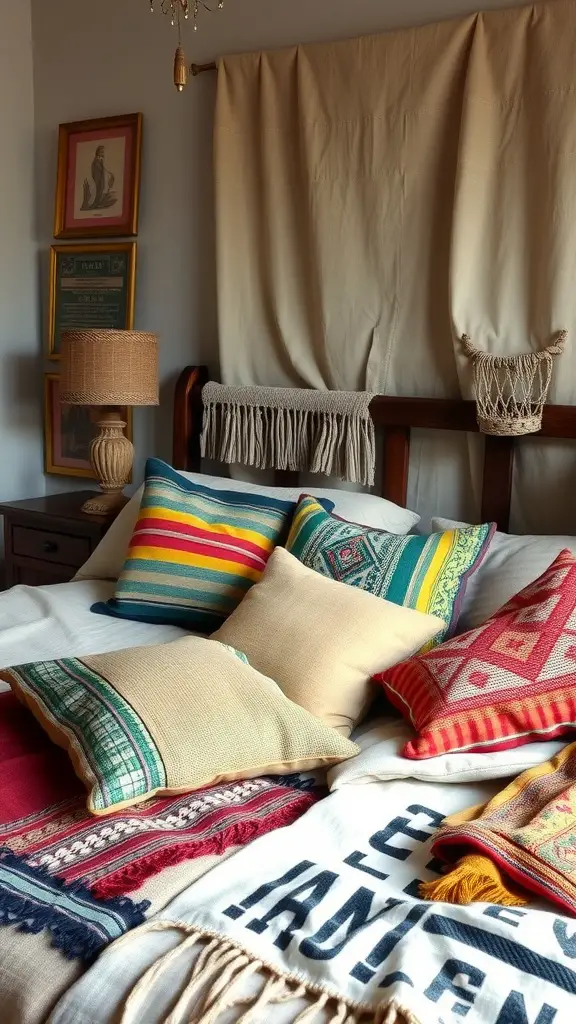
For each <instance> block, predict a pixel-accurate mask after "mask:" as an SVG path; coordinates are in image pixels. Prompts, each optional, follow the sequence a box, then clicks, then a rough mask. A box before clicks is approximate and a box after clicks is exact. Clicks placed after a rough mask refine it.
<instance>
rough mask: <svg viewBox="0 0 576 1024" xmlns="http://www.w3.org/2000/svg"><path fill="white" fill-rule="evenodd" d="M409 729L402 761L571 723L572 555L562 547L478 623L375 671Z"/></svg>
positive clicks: (575, 602)
mask: <svg viewBox="0 0 576 1024" xmlns="http://www.w3.org/2000/svg"><path fill="white" fill-rule="evenodd" d="M375 681H376V682H379V683H381V684H382V685H383V687H384V689H385V691H386V694H387V696H388V698H389V699H390V701H391V702H392V703H393V704H394V705H395V707H397V708H398V709H399V710H400V711H401V712H402V713H403V714H404V715H406V716H407V717H409V719H410V720H411V722H412V724H413V725H414V728H415V729H416V730H417V731H418V736H417V737H416V738H415V739H414V740H411V741H410V742H409V743H407V744H406V746H405V748H404V755H405V756H406V757H409V758H415V759H418V758H427V757H435V756H437V755H438V754H444V753H448V752H450V751H452V752H457V751H475V752H477V753H482V752H490V751H494V750H506V749H509V748H511V747H515V746H521V745H522V744H524V743H530V742H532V741H534V740H550V739H552V738H553V737H555V736H561V735H564V734H566V733H570V732H574V731H575V730H576V558H575V557H574V555H573V554H572V553H571V552H570V551H569V550H568V549H566V550H564V551H562V552H561V554H560V555H559V556H558V558H557V559H556V560H555V561H554V562H553V563H552V565H551V566H550V567H549V568H548V569H547V570H546V572H545V573H543V575H542V576H541V577H540V578H539V579H538V580H536V582H535V583H531V584H530V585H529V586H528V587H526V588H525V589H524V590H522V591H521V592H520V593H519V594H518V595H517V596H516V597H514V598H513V599H512V600H511V601H509V602H508V604H507V605H505V606H504V608H502V609H501V610H500V611H499V612H497V613H496V614H495V615H493V616H492V617H491V618H490V619H488V621H487V622H486V623H484V625H483V626H479V627H478V628H476V629H473V630H471V631H470V632H469V633H464V634H463V635H462V636H458V637H455V638H454V639H453V640H450V641H448V642H447V643H444V644H442V645H441V646H440V647H438V648H436V649H435V650H432V651H429V652H428V653H426V654H423V655H419V656H416V657H414V658H411V659H410V660H408V661H405V662H403V663H402V664H400V665H397V666H396V667H395V668H393V669H390V670H388V671H386V672H382V673H380V675H378V676H376V677H375Z"/></svg>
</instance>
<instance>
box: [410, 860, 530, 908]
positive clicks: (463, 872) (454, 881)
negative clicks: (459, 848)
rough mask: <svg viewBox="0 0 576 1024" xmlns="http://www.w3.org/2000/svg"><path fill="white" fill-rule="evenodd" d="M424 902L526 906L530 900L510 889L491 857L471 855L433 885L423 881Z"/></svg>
mask: <svg viewBox="0 0 576 1024" xmlns="http://www.w3.org/2000/svg"><path fill="white" fill-rule="evenodd" d="M420 895H421V897H422V899H425V900H434V901H438V902H439V903H459V904H462V905H466V904H468V903H497V904H498V905H499V906H502V907H525V906H526V905H527V903H528V899H527V898H525V897H524V896H520V895H519V894H516V893H514V892H512V891H511V890H510V889H508V888H507V887H506V885H505V884H504V882H503V880H502V875H501V874H500V871H499V870H498V868H497V867H496V865H495V864H494V863H493V861H491V860H490V859H489V858H488V857H482V856H480V855H478V854H469V855H468V856H466V857H463V858H462V860H460V861H459V862H458V864H457V865H456V867H455V868H453V870H452V871H449V872H448V874H446V875H444V876H443V877H442V878H438V879H435V880H434V881H433V882H422V884H421V886H420Z"/></svg>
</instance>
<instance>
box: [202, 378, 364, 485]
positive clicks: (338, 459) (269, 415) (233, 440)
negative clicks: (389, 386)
mask: <svg viewBox="0 0 576 1024" xmlns="http://www.w3.org/2000/svg"><path fill="white" fill-rule="evenodd" d="M372 398H373V395H371V394H369V393H368V392H365V391H315V390H312V389H310V390H305V389H302V390H299V389H296V388H294V389H292V388H264V387H255V386H254V387H225V386H224V385H222V384H215V383H212V382H210V383H209V384H206V386H205V387H204V389H203V392H202V401H203V404H204V426H203V431H202V455H203V456H205V457H207V458H211V459H217V460H218V461H220V462H224V463H228V464H231V463H242V464H243V465H245V466H254V467H255V468H257V469H270V468H274V469H290V470H298V471H308V472H311V473H322V474H324V475H325V476H335V477H339V478H340V479H341V480H349V481H351V482H353V483H358V484H363V485H367V486H370V487H371V486H372V485H373V483H374V468H375V462H376V442H375V431H374V423H373V421H372V417H371V416H370V402H371V401H372Z"/></svg>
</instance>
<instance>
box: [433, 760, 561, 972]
mask: <svg viewBox="0 0 576 1024" xmlns="http://www.w3.org/2000/svg"><path fill="white" fill-rule="evenodd" d="M433 852H434V854H435V855H436V856H437V857H438V858H439V859H442V860H444V861H447V862H448V863H450V864H453V863H454V861H456V862H457V863H456V866H455V867H453V868H452V870H449V871H448V873H447V874H445V875H444V876H443V877H442V878H440V879H438V880H435V881H432V882H426V883H424V884H423V885H422V886H421V888H420V894H421V896H423V897H424V898H425V899H430V900H440V901H442V902H444V903H461V904H468V903H475V902H478V901H487V902H490V903H496V904H501V905H503V906H515V907H520V906H524V905H526V904H527V903H528V902H529V898H530V896H529V894H530V893H536V894H537V895H538V896H542V897H544V898H545V899H547V900H550V901H551V902H552V903H555V904H557V905H558V906H560V907H562V909H563V910H564V911H568V912H569V913H570V914H574V915H576V743H571V744H570V745H569V746H568V747H565V748H564V750H562V751H560V753H559V754H557V755H556V757H553V758H552V759H551V760H550V761H546V762H545V763H544V764H541V765H538V767H536V768H532V769H530V770H529V771H526V772H524V773H523V774H522V775H520V776H519V777H518V778H517V779H515V780H514V781H513V782H511V783H510V785H509V786H507V787H506V789H504V790H503V791H502V792H501V793H499V794H498V795H497V796H495V797H494V799H493V800H490V802H489V803H487V804H486V805H485V806H480V807H472V808H470V809H469V810H467V811H464V812H461V813H459V814H455V815H452V816H451V817H449V818H447V819H446V821H445V822H444V824H443V826H442V827H441V828H440V829H439V831H438V832H437V834H436V838H435V841H434V844H433ZM572 945H573V946H574V940H572ZM572 955H576V947H574V953H573V954H572Z"/></svg>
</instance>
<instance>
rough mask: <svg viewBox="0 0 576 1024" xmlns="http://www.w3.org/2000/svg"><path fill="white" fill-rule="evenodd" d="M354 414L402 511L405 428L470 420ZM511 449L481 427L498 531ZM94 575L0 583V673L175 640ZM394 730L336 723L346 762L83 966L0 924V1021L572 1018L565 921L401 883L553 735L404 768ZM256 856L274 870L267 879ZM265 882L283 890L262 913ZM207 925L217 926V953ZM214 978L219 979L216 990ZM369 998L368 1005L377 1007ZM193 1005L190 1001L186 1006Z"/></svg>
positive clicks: (549, 550)
mask: <svg viewBox="0 0 576 1024" xmlns="http://www.w3.org/2000/svg"><path fill="white" fill-rule="evenodd" d="M207 378H208V375H207V371H206V370H205V369H204V368H202V367H190V368H187V369H186V370H185V371H184V372H183V373H182V375H181V377H180V380H179V382H178V386H177V389H176V400H175V412H174V447H173V452H174V457H173V464H174V466H175V468H177V469H178V470H182V471H186V472H188V473H193V474H194V473H199V472H201V469H202V465H201V458H200V432H201V423H202V402H201V388H202V386H203V384H204V383H205V381H206V380H207ZM371 413H372V416H373V419H374V422H375V424H376V426H377V428H378V430H379V431H380V432H381V434H382V452H383V456H382V469H381V480H380V493H381V495H382V497H383V498H385V499H387V500H388V501H390V502H392V503H393V504H394V505H395V506H399V507H405V505H406V493H407V481H408V465H409V452H410V433H411V430H412V429H414V428H423V429H430V430H433V429H440V430H457V431H475V430H476V429H477V427H476V421H475V408H474V404H473V403H470V402H461V401H446V400H440V399H418V398H387V397H379V398H377V399H375V400H374V401H373V403H372V407H371ZM542 435H543V436H544V437H553V438H568V439H574V438H576V409H575V408H573V407H554V406H548V407H546V409H545V412H544V420H543V429H542ZM516 443H522V442H521V441H520V442H515V441H513V440H512V439H511V438H487V439H486V447H485V461H484V478H483V488H482V500H481V520H482V521H491V522H494V523H496V524H497V526H498V529H499V531H501V532H505V531H506V530H507V528H508V524H509V516H510V498H511V489H512V479H513V464H514V447H515V444H516ZM274 482H275V485H276V486H279V487H291V488H295V489H297V488H298V479H297V475H296V474H293V473H290V472H281V473H279V472H277V473H276V474H275V481H274ZM128 518H129V517H128ZM122 530H123V531H124V534H122ZM129 533H130V524H128V527H126V525H125V524H124V525H123V526H122V525H121V527H120V528H119V529H118V530H117V531H116V534H117V537H116V542H117V543H119V544H122V543H123V542H126V541H127V539H128V536H129ZM126 534H128V536H126ZM113 539H114V538H113ZM570 541H572V544H573V547H574V548H575V549H576V540H574V538H559V539H558V541H557V543H554V542H553V541H551V539H548V541H547V542H545V541H544V540H543V541H542V542H541V543H540V542H537V544H536V547H535V548H534V551H535V552H536V550H537V553H536V554H535V555H534V558H535V563H534V564H535V565H536V564H538V558H540V559H541V560H542V566H544V564H546V565H548V564H549V562H551V561H552V559H553V558H554V557H555V555H556V554H557V552H558V551H559V550H561V549H562V548H563V547H565V546H566V543H567V542H570ZM538 545H539V546H538ZM546 545H548V546H546ZM568 546H569V545H568ZM542 549H543V550H542ZM523 550H524V556H525V557H526V550H525V549H523ZM530 550H531V549H530V548H529V549H528V552H529V551H530ZM549 556H550V557H549ZM510 564H512V563H510ZM502 566H504V569H502ZM505 567H506V561H505V559H504V558H502V559H501V560H500V563H498V566H496V568H499V569H500V573H501V574H502V571H504V572H505V571H506V568H505ZM538 569H540V565H539V564H538ZM110 572H111V573H112V579H111V580H109V581H106V580H103V579H91V578H80V579H78V580H77V581H75V582H73V583H70V584H61V585H58V586H53V587H45V588H36V589H33V588H26V587H17V588H15V589H14V590H13V591H12V592H10V594H5V595H2V597H1V598H0V665H1V666H3V667H4V666H10V665H15V664H18V663H19V662H22V661H23V660H26V661H30V660H37V659H38V660H40V659H52V658H54V659H57V658H65V657H69V656H77V655H80V654H95V653H104V652H107V651H115V650H118V649H120V648H130V647H133V646H137V645H142V646H148V645H155V644H163V643H167V642H170V641H171V640H174V639H176V638H178V637H182V636H183V635H184V634H185V631H184V630H182V629H179V628H177V627H174V626H166V625H150V624H147V623H146V624H144V623H138V622H132V621H126V620H121V619H104V618H99V617H98V616H95V615H93V614H92V613H91V612H90V607H91V606H92V604H94V602H97V601H106V600H108V599H109V598H110V597H111V596H112V594H113V592H114V586H115V583H114V578H113V572H112V570H110ZM535 574H536V575H537V574H538V573H537V572H535ZM88 576H90V570H89V571H88ZM0 688H5V687H4V686H3V684H0ZM409 731H410V730H409V727H407V726H406V725H404V724H403V723H402V722H401V721H400V720H399V718H398V716H396V715H391V714H390V711H389V710H388V711H387V712H386V714H385V715H384V717H377V718H373V719H372V720H370V721H369V722H367V723H366V724H365V725H364V726H362V727H361V728H360V729H359V730H358V732H357V734H356V739H357V742H358V743H359V746H360V754H359V755H358V757H356V758H353V759H352V760H350V761H345V762H344V763H343V764H341V765H339V766H337V767H336V768H333V769H332V770H331V771H330V773H329V782H330V785H331V792H330V795H329V796H327V797H326V798H325V799H323V800H320V801H319V802H318V803H317V804H315V805H314V806H312V807H311V808H310V809H309V810H308V811H307V813H306V814H304V816H303V817H301V818H299V820H298V821H296V822H295V823H294V824H292V825H289V826H288V828H287V829H286V830H282V831H273V832H270V833H269V834H268V835H264V836H262V837H261V838H258V839H256V840H255V842H254V843H253V844H251V845H249V846H247V847H245V848H244V849H242V850H236V848H235V847H231V848H229V849H227V850H226V851H225V854H224V856H223V857H217V858H216V857H215V858H210V859H203V858H197V859H196V860H189V861H186V862H185V863H184V864H180V865H179V867H178V868H172V869H166V871H164V872H161V873H160V874H159V875H157V876H155V878H154V879H153V880H152V881H151V883H150V885H149V889H148V890H146V891H145V892H144V891H143V893H139V895H140V896H142V898H149V899H151V900H152V913H151V916H150V917H149V919H148V921H147V923H146V924H145V925H142V928H141V930H138V929H136V930H135V931H129V932H127V934H126V935H125V936H124V937H123V938H121V939H119V940H118V941H117V942H116V943H113V944H112V945H110V946H109V947H108V949H107V950H106V952H105V953H104V954H103V955H102V956H101V957H100V958H99V959H98V960H97V961H96V963H95V965H94V966H93V967H92V968H90V969H89V970H88V971H84V970H83V969H82V968H81V967H79V966H78V963H77V962H76V961H65V960H64V959H63V958H62V957H61V955H60V954H58V953H57V952H56V951H54V950H53V949H51V948H50V946H49V943H48V941H47V939H46V938H45V936H44V935H43V934H35V935H26V936H22V935H20V934H19V933H15V932H14V931H13V929H9V928H5V927H4V928H2V929H0V942H1V943H2V946H1V947H0V986H1V990H2V1003H1V1005H2V1007H3V1011H2V1013H3V1016H2V1019H3V1021H6V1024H12V1022H14V1024H16V1022H20V1024H24V1022H25V1024H40V1022H42V1021H44V1020H47V1019H49V1020H50V1021H51V1022H52V1024H112V1022H117V1021H118V1022H119V1021H122V1022H123V1024H129V1022H130V1021H139V1022H146V1024H148V1022H150V1024H156V1022H159V1021H167V1022H169V1024H180V1021H185V1020H195V1021H196V1020H197V1021H199V1022H200V1021H201V1022H202V1024H218V1022H221V1021H239V1020H242V1022H243V1024H244V1022H246V1024H248V1022H250V1024H252V1022H254V1024H256V1022H257V1021H259V1020H261V1021H266V1022H268V1021H270V1022H271V1024H284V1022H286V1024H288V1022H294V1021H296V1020H298V1021H299V1022H300V1024H308V1021H310V1022H312V1021H318V1022H326V1024H328V1022H333V1024H345V1022H348V1024H355V1022H363V1021H376V1022H378V1021H379V1022H388V1021H389V1022H390V1024H411V1022H417V1024H447V1022H449V1021H450V1022H452V1021H454V1022H455V1021H457V1020H461V1019H462V1018H463V1017H466V1019H468V1020H469V1021H471V1022H474V1024H481V1022H482V1024H516V1022H518V1024H536V1022H537V1024H552V1022H554V1024H563V1022H564V1021H566V1022H567V1021H568V1020H569V1019H570V1020H572V1019H573V1005H574V1004H573V999H574V996H575V995H576V972H574V971H573V970H572V964H573V959H574V956H575V955H576V950H575V949H574V942H573V938H572V935H573V931H574V925H573V922H572V920H571V918H570V916H565V915H563V914H562V913H561V912H559V911H558V909H554V907H552V906H551V904H549V903H546V902H544V903H542V902H540V903H538V902H536V903H535V904H534V906H533V908H532V907H531V908H530V912H529V913H528V911H517V910H516V911H515V910H512V909H510V910H505V909H503V908H502V907H499V908H492V909H491V908H490V905H488V906H486V905H480V908H479V909H477V910H476V909H472V910H471V909H470V908H468V907H457V908H451V912H450V913H446V911H445V910H443V905H442V904H438V905H436V907H437V912H436V909H432V910H431V909H430V905H429V904H427V903H423V902H422V901H421V899H419V897H418V884H419V882H421V881H422V880H423V879H427V878H434V877H436V876H437V875H438V871H439V869H438V864H437V863H434V858H433V857H432V854H431V852H430V844H431V842H432V839H433V835H434V832H435V830H436V828H437V827H438V825H439V824H440V822H441V821H442V820H443V818H444V817H445V816H446V815H448V814H453V813H454V812H459V811H462V810H464V809H465V808H467V807H468V806H470V805H472V804H479V803H483V802H485V801H486V800H489V799H491V797H492V796H493V795H494V794H495V793H496V792H497V791H498V790H499V789H501V788H502V785H503V783H502V781H501V780H507V779H508V778H510V777H513V776H516V775H518V774H519V773H520V772H522V771H524V770H525V769H530V768H532V767H533V766H534V765H536V764H539V763H541V762H543V761H546V760H547V759H548V758H550V757H552V756H554V755H555V754H556V753H557V752H558V751H559V750H561V749H562V748H563V747H564V746H565V744H564V743H563V742H562V741H561V740H559V739H556V738H551V740H550V742H545V743H541V744H528V745H527V746H525V747H521V748H518V749H514V750H510V751H506V752H495V753H494V754H476V755H474V754H471V755H462V754H461V755H452V756H451V755H447V756H446V757H443V758H442V757H441V758H436V759H434V760H433V762H431V761H421V762H414V761H413V762H409V761H406V759H405V758H402V757H401V756H400V752H401V749H402V746H403V744H404V743H405V741H406V739H407V736H408V734H409ZM535 748H537V749H536V750H535ZM455 758H456V760H455ZM447 782H448V783H449V784H447ZM231 855H232V856H231ZM223 859H226V861H227V863H226V864H224V863H222V860H223ZM276 861H277V862H278V864H277V865H276V863H275V862H276ZM270 864H274V866H275V868H276V866H277V870H276V871H275V874H274V875H273V881H272V880H270V877H269V869H268V865H270ZM302 865H304V866H302ZM211 868H213V870H209V869H211ZM205 872H207V873H205ZM200 876H202V877H200ZM287 879H288V881H287ZM295 880H298V881H299V882H301V883H302V889H301V893H302V894H303V895H302V896H301V899H302V900H304V906H303V905H302V903H298V898H299V897H297V896H294V895H292V896H291V897H290V898H291V899H292V903H290V899H289V898H288V896H286V893H285V891H284V890H285V887H286V886H287V885H288V882H290V883H291V884H292V883H293V882H294V881H295ZM144 889H146V887H145V886H144ZM291 891H292V890H291ZM283 894H284V897H283V898H285V899H286V900H288V902H287V903H285V905H282V906H280V907H279V904H278V896H279V895H280V896H282V895H283ZM306 898H307V899H308V903H306V902H305V901H306ZM378 899H380V904H379V909H377V910H376V911H375V909H374V908H375V906H376V903H377V902H378ZM374 900H375V901H376V902H375V903H374V905H373V901H374ZM280 902H281V901H280ZM474 906H475V907H476V906H477V905H474ZM258 915H260V916H258ZM282 915H287V916H282ZM339 915H340V916H339ZM222 921H225V922H226V928H227V931H226V938H225V939H224V940H223V944H222V945H221V946H220V947H218V948H217V945H218V944H217V937H218V936H219V935H220V931H219V928H220V925H221V924H222ZM296 937H297V938H298V945H296V941H295V940H296ZM210 940H212V943H213V945H214V949H213V950H212V952H210ZM293 940H294V941H293ZM207 941H208V946H207V945H206V943H207ZM207 948H208V954H209V955H208V954H207V953H206V949H207ZM246 949H248V953H249V955H250V956H251V957H252V959H251V960H249V959H248V958H247V957H246V955H245V951H246ZM171 951H172V955H171ZM239 951H240V952H239ZM241 951H244V952H241ZM238 957H240V960H238ZM242 957H244V959H242ZM31 958H34V962H35V965H36V969H35V971H34V976H33V977H31V976H30V972H29V964H30V962H31ZM199 963H200V967H198V964H199ZM255 963H256V964H257V968H255V967H254V964H255ZM195 964H196V966H194V965H195ZM248 968H249V969H248ZM344 975H345V976H346V978H347V979H348V981H347V983H346V985H344V984H343V982H342V978H343V976H344ZM220 977H223V979H224V982H226V980H227V982H228V983H227V984H224V983H223V984H220V982H219V980H218V979H219V978H220ZM375 992H376V993H378V992H379V993H380V999H381V1000H383V1001H382V1002H381V1009H379V1010H377V1011H375V1010H374V1005H375V1004H376V1003H377V1002H378V1001H379V1000H378V999H376V997H375V994H374V993H375ZM199 999H200V1000H201V999H204V1003H203V1007H204V1008H203V1010H202V1015H201V1016H195V1015H194V1013H195V1011H194V1007H196V1006H197V1005H200V1004H199V1002H198V1000H199ZM571 1007H572V1009H571Z"/></svg>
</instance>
